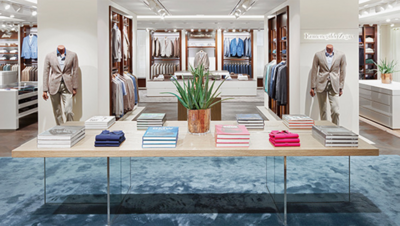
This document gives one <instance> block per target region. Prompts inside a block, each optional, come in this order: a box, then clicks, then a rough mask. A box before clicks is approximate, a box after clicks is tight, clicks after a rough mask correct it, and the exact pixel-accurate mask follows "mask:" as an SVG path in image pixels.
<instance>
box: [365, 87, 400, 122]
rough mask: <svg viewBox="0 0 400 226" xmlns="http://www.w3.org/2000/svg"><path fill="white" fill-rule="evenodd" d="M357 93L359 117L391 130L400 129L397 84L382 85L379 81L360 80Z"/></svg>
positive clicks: (399, 98) (399, 105)
mask: <svg viewBox="0 0 400 226" xmlns="http://www.w3.org/2000/svg"><path fill="white" fill-rule="evenodd" d="M359 93H360V100H359V101H360V102H359V106H360V115H361V116H364V117H366V118H369V119H370V120H373V121H375V122H377V123H380V124H382V125H385V126H387V127H390V128H392V129H400V117H398V116H399V115H400V83H399V82H393V83H392V84H382V83H381V81H380V80H374V81H368V80H361V81H360V89H359ZM396 116H397V117H396Z"/></svg>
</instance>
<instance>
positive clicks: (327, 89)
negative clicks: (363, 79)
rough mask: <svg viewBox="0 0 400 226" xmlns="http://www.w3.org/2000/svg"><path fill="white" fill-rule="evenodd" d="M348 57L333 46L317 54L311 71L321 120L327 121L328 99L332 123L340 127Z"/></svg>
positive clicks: (313, 93)
mask: <svg viewBox="0 0 400 226" xmlns="http://www.w3.org/2000/svg"><path fill="white" fill-rule="evenodd" d="M346 66H347V62H346V56H345V55H344V54H343V53H342V52H340V51H337V50H335V51H334V50H333V46H332V45H327V46H326V49H325V50H322V51H320V52H317V53H316V54H315V56H314V61H313V65H312V69H311V91H310V94H311V96H312V97H314V96H315V91H316V92H317V98H318V103H319V110H320V116H321V120H327V112H326V111H327V101H326V99H327V97H328V100H329V103H330V105H331V117H332V122H333V123H335V124H336V125H339V115H340V113H339V97H340V96H342V94H343V87H344V79H345V77H346Z"/></svg>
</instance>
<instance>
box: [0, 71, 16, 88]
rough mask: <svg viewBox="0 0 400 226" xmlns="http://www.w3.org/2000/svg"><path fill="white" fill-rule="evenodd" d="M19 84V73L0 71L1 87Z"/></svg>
mask: <svg viewBox="0 0 400 226" xmlns="http://www.w3.org/2000/svg"><path fill="white" fill-rule="evenodd" d="M17 82H18V71H0V86H3V85H8V84H12V83H17Z"/></svg>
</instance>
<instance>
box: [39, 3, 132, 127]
mask: <svg viewBox="0 0 400 226" xmlns="http://www.w3.org/2000/svg"><path fill="white" fill-rule="evenodd" d="M110 5H113V6H114V7H117V8H118V9H119V10H123V8H122V7H120V6H118V5H116V4H114V3H112V2H110V1H109V0H90V1H81V0H68V1H54V0H40V1H38V10H39V13H38V33H40V37H39V39H38V48H39V56H38V59H39V65H38V66H39V72H38V73H39V87H38V88H39V126H38V127H39V128H38V130H39V132H42V131H43V130H46V129H48V128H51V127H52V126H54V125H55V120H54V115H53V110H52V106H51V102H50V100H47V101H44V100H43V99H42V98H41V94H42V92H43V85H42V84H43V76H42V75H43V67H44V66H43V62H44V59H45V56H46V55H47V54H48V53H50V52H55V51H56V48H57V46H58V45H64V46H65V47H66V49H67V50H71V51H73V52H76V53H77V55H78V60H79V66H80V67H79V72H80V73H79V75H80V76H79V88H78V90H77V92H78V93H77V95H76V96H75V97H74V105H73V112H74V114H75V117H74V119H75V120H77V121H84V120H86V119H88V118H90V117H92V116H94V115H109V109H110V107H109V87H110V85H109V82H110V75H109V72H108V71H109V48H108V46H109V27H108V26H109V12H108V11H109V6H110ZM55 9H57V10H55ZM71 12H74V13H73V16H68V18H67V19H66V17H65V16H60V15H71ZM132 15H133V16H135V15H134V14H132Z"/></svg>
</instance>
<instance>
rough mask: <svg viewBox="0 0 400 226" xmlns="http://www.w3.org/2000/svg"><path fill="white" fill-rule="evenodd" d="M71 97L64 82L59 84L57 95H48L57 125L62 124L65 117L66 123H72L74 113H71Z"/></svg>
mask: <svg viewBox="0 0 400 226" xmlns="http://www.w3.org/2000/svg"><path fill="white" fill-rule="evenodd" d="M72 96H73V95H72V93H70V92H69V91H68V89H67V87H66V86H65V84H64V82H61V84H60V88H59V89H58V92H57V93H55V94H54V95H52V94H50V99H51V104H52V106H53V113H54V118H55V120H56V123H57V125H61V124H63V123H64V119H63V117H65V118H66V119H67V121H74V113H73V112H72V100H73V99H72ZM63 109H64V112H63Z"/></svg>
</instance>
